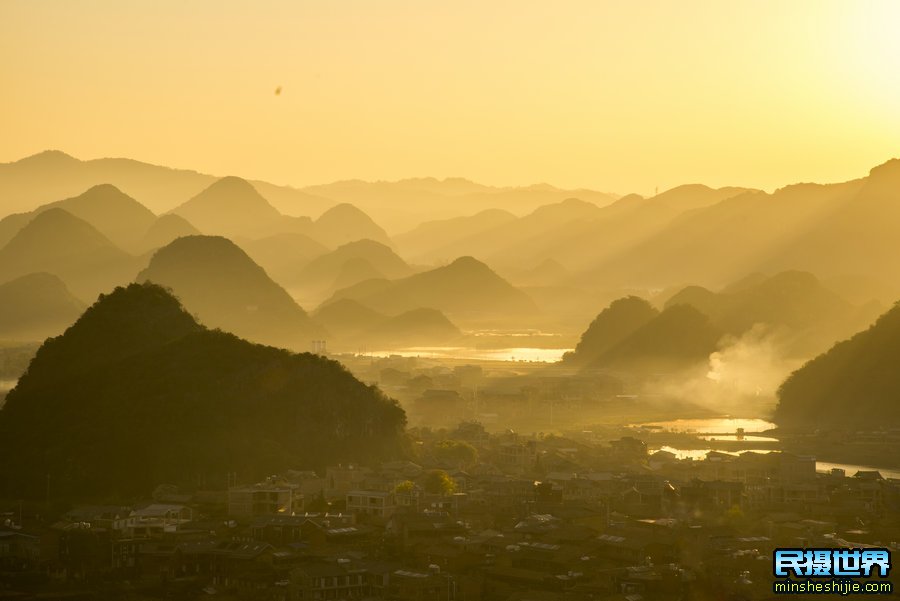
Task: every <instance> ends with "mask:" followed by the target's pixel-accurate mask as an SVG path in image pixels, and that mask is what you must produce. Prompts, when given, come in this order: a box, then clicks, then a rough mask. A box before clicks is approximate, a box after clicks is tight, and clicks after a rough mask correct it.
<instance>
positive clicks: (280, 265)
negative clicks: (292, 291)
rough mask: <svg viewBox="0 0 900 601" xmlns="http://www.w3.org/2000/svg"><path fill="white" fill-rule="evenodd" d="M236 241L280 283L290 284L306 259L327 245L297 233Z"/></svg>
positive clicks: (322, 251)
mask: <svg viewBox="0 0 900 601" xmlns="http://www.w3.org/2000/svg"><path fill="white" fill-rule="evenodd" d="M236 242H237V243H238V245H239V246H240V247H241V248H243V249H244V250H245V251H246V252H247V254H248V255H250V257H251V258H252V259H253V260H254V261H255V262H256V263H258V264H259V265H260V267H262V268H263V269H265V270H266V273H268V274H269V275H270V276H272V279H274V280H275V281H276V282H278V283H279V284H281V285H282V286H290V285H291V283H292V282H295V281H296V279H297V276H298V274H299V273H300V271H301V270H302V269H303V268H304V267H305V266H306V265H307V264H308V263H309V262H310V261H312V260H313V259H315V258H316V257H318V256H320V255H324V254H325V253H327V252H328V247H327V246H325V245H324V244H322V243H321V242H318V241H316V240H313V239H312V238H311V237H309V236H308V235H306V234H300V233H285V234H275V235H273V236H266V237H265V238H257V239H252V240H251V239H244V238H239V239H237V240H236Z"/></svg>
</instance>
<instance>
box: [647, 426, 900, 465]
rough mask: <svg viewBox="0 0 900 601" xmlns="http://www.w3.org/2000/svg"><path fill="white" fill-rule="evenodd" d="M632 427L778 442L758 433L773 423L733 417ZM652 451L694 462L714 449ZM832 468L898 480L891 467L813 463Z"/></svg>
mask: <svg viewBox="0 0 900 601" xmlns="http://www.w3.org/2000/svg"><path fill="white" fill-rule="evenodd" d="M634 427H637V428H645V429H653V430H660V431H669V432H682V433H690V434H695V435H696V436H697V438H698V439H700V440H721V441H732V442H734V441H739V440H744V441H747V442H773V443H777V442H778V439H777V438H773V437H771V436H759V435H758V434H759V433H762V432H767V431H769V430H772V429H774V428H775V427H776V425H775V424H773V423H772V422H768V421H766V420H763V419H757V418H733V417H715V418H702V419H675V420H669V421H660V422H648V423H643V424H634ZM738 428H743V431H744V434H743V436H739V435H738V434H737V430H738ZM653 450H654V451H655V450H662V451H668V452H670V453H673V454H674V455H675V456H676V457H678V458H679V459H692V460H695V461H699V460H702V459H704V458H705V457H706V454H707V453H709V452H710V451H712V450H714V449H712V448H703V449H679V448H676V447H672V446H669V445H660V446H658V447H655V448H653ZM715 450H716V452H718V453H727V454H729V455H738V454H740V453H745V452H748V451H749V452H751V453H771V452H772V451H773V450H775V449H758V448H747V449H734V450H729V451H727V452H726V451H722V450H719V449H715ZM832 469H842V470H844V471H845V472H846V473H847V475H848V476H853V474H855V473H856V472H858V471H877V472H880V473H881V475H882V476H884V477H885V478H897V479H900V470H897V469H893V468H885V467H879V466H871V465H860V464H854V463H833V462H829V461H818V460H817V461H816V471H819V472H829V471H831V470H832Z"/></svg>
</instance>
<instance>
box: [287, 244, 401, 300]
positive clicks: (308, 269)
mask: <svg viewBox="0 0 900 601" xmlns="http://www.w3.org/2000/svg"><path fill="white" fill-rule="evenodd" d="M360 261H362V262H363V263H361V262H360ZM348 263H350V265H349V267H348ZM411 273H412V269H411V268H410V266H409V265H407V264H406V262H405V261H404V260H403V259H401V258H400V257H398V256H397V254H396V253H394V251H393V250H391V249H390V248H389V247H388V246H385V245H384V244H382V243H380V242H376V241H374V240H356V241H355V242H349V243H347V244H344V245H342V246H340V247H338V248H337V249H335V250H333V251H331V252H330V253H326V254H323V255H320V256H319V257H316V258H315V259H313V260H311V261H310V262H309V263H308V264H307V265H306V266H305V267H304V268H303V269H301V270H300V271H299V273H298V274H297V275H296V277H294V278H293V279H291V280H290V284H291V286H292V287H298V288H303V289H305V290H312V291H317V292H325V291H327V292H333V291H334V290H335V289H339V287H336V285H339V284H340V281H339V280H341V279H343V280H344V281H345V282H346V283H345V284H344V286H350V285H353V284H356V283H358V282H361V281H363V280H367V279H372V278H386V279H397V278H402V277H405V276H408V275H410V274H411Z"/></svg>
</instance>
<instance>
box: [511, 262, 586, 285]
mask: <svg viewBox="0 0 900 601" xmlns="http://www.w3.org/2000/svg"><path fill="white" fill-rule="evenodd" d="M570 275H571V273H570V272H569V270H568V269H566V268H565V267H564V266H563V265H561V264H560V262H559V261H557V260H555V259H545V260H544V261H541V262H540V263H539V264H538V265H535V266H534V267H532V268H531V269H525V270H522V271H517V272H515V273H514V274H513V275H512V276H510V278H509V279H510V281H512V282H513V283H514V284H515V285H516V286H535V287H541V286H559V285H561V284H562V283H563V282H565V281H567V280H568V279H569V276H570Z"/></svg>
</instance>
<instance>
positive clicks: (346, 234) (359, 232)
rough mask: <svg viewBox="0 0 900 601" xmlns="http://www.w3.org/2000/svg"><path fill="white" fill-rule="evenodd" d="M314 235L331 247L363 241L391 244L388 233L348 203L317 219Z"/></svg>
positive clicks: (326, 212) (337, 206)
mask: <svg viewBox="0 0 900 601" xmlns="http://www.w3.org/2000/svg"><path fill="white" fill-rule="evenodd" d="M313 235H314V237H315V238H316V239H317V240H319V241H320V242H322V243H323V244H325V245H326V246H331V247H335V246H340V245H342V244H347V243H348V242H353V241H354V240H363V239H368V240H375V241H376V242H381V243H382V244H385V245H390V244H391V240H390V238H388V235H387V233H386V232H385V231H384V230H383V229H381V227H380V226H379V225H378V224H377V223H375V222H374V221H372V218H371V217H369V216H368V215H366V214H365V213H364V212H362V211H361V210H359V209H358V208H356V207H354V206H353V205H351V204H347V203H342V204H339V205H336V206H333V207H331V208H330V209H328V210H327V211H325V212H324V213H322V215H321V216H319V218H318V219H316V222H315V229H314V230H313Z"/></svg>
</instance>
